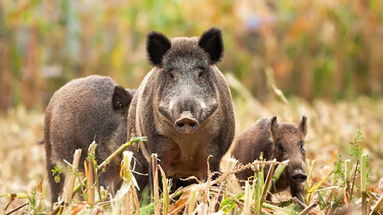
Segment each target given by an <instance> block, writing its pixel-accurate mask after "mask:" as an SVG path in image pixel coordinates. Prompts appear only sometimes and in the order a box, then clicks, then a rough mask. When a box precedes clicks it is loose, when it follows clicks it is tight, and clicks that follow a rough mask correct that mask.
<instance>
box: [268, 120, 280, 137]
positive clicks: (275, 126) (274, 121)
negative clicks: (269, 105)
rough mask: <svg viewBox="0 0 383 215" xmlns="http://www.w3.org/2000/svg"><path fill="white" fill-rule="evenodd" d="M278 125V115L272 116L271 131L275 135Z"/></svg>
mask: <svg viewBox="0 0 383 215" xmlns="http://www.w3.org/2000/svg"><path fill="white" fill-rule="evenodd" d="M277 127H278V121H277V117H276V116H274V117H273V118H271V123H270V131H271V134H272V136H274V134H275V133H276V131H277Z"/></svg>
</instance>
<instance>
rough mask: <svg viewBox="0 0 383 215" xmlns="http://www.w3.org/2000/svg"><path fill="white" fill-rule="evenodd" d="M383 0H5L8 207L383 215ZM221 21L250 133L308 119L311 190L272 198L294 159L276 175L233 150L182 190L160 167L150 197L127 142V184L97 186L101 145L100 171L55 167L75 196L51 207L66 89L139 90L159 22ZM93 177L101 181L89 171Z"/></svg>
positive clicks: (3, 157) (1, 119)
mask: <svg viewBox="0 0 383 215" xmlns="http://www.w3.org/2000/svg"><path fill="white" fill-rule="evenodd" d="M382 11H383V1H380V0H365V1H360V0H348V1H345V0H311V1H302V0H283V1H282V0H279V1H274V0H257V1H234V0H208V1H202V0H195V1H185V0H170V1H169V0H130V1H123V0H108V1H103V0H93V1H89V0H57V1H50V0H18V1H14V0H4V1H0V163H1V165H0V211H1V212H2V213H3V214H7V215H10V214H60V213H61V214H167V213H168V214H301V215H303V214H338V215H341V214H383V209H382V205H383V179H382V178H383V171H381V170H382V169H383V148H382V146H383V134H382V128H383V127H382V125H383V114H382V111H383V99H382V96H381V95H382V93H383V72H382V71H381V70H382V68H383V55H382V53H383V13H382ZM212 26H217V27H219V28H221V29H222V32H223V37H224V43H225V57H224V59H223V61H222V62H221V63H219V65H218V66H219V68H220V69H221V71H222V72H223V73H224V74H225V76H226V78H227V80H228V82H229V85H230V87H231V90H232V94H233V100H234V105H235V112H236V135H237V136H238V135H239V134H240V132H241V131H243V130H244V129H245V128H247V127H248V126H249V125H250V124H251V123H253V122H255V121H256V120H258V119H259V118H261V117H271V116H274V115H276V116H278V120H279V121H290V122H295V123H296V122H298V121H299V120H300V119H301V116H302V115H306V116H307V117H308V120H309V121H308V122H309V124H308V125H309V126H308V136H307V138H306V145H305V147H306V152H307V161H306V164H307V173H308V180H307V181H306V182H305V191H306V195H305V201H304V202H300V201H297V200H296V199H292V198H290V195H289V193H288V192H283V193H278V194H273V196H272V201H268V200H266V198H265V197H266V195H267V192H268V190H269V189H270V187H272V186H273V183H275V181H277V180H278V172H279V171H281V170H282V169H283V164H280V163H277V162H271V163H268V164H271V165H272V166H273V167H274V169H275V170H276V173H273V174H271V173H269V172H264V171H263V168H264V165H265V162H264V161H256V162H254V163H253V164H252V165H248V166H241V165H239V164H237V163H236V161H235V160H233V159H231V158H230V156H229V155H227V156H225V157H224V159H223V161H222V163H221V169H222V175H220V177H218V179H216V180H214V181H211V180H209V181H207V182H201V183H199V184H196V185H193V186H189V187H186V188H184V189H183V190H179V191H177V192H175V193H169V192H168V188H169V186H170V185H171V181H168V180H166V179H165V178H164V177H163V176H162V175H161V174H160V177H159V178H160V180H161V182H158V183H155V184H156V186H155V189H154V190H155V191H156V192H154V193H153V196H149V195H147V198H146V199H147V201H141V202H138V201H137V190H136V188H135V187H134V178H132V176H131V171H132V170H131V167H130V166H129V165H128V164H129V160H130V159H131V155H130V154H129V153H128V152H124V153H123V154H122V155H123V156H124V162H123V163H122V171H121V177H123V178H124V185H123V186H122V188H121V190H120V191H119V193H118V194H117V195H116V196H114V197H111V196H110V195H109V194H108V192H107V191H105V189H103V188H100V187H99V186H98V185H97V177H95V176H96V175H97V172H99V171H102V169H103V168H104V167H105V164H100V163H98V164H96V163H94V157H93V156H89V159H88V161H87V164H86V165H87V171H86V176H85V175H84V174H83V173H79V172H78V171H77V170H76V168H74V166H76V164H75V165H74V166H73V165H72V164H69V163H68V166H67V167H65V168H64V169H56V170H55V171H56V173H57V172H60V171H62V170H65V171H69V172H70V173H71V174H72V175H73V177H72V180H71V181H70V182H68V183H67V184H66V186H65V194H64V198H63V201H64V202H65V204H62V205H57V204H56V205H55V206H54V207H53V208H51V207H50V206H49V195H50V194H49V189H48V183H47V175H46V174H47V173H46V169H45V152H44V145H43V144H41V143H40V141H41V140H42V138H43V119H44V109H45V107H46V105H47V103H48V101H49V99H50V97H51V96H52V94H53V92H54V91H55V90H57V89H58V88H59V87H60V86H62V85H63V84H65V83H66V82H67V81H69V80H72V79H73V78H77V77H81V76H85V75H90V74H101V75H108V76H111V77H112V78H113V79H115V80H116V81H117V82H118V83H119V84H121V85H123V86H125V87H127V88H135V87H137V86H138V85H139V83H140V82H141V80H142V78H143V77H144V76H145V74H146V73H147V72H148V71H149V70H150V68H151V66H150V65H149V63H148V61H147V59H146V51H145V35H146V34H147V33H148V32H150V31H152V30H155V31H160V32H163V33H165V34H166V35H168V36H169V37H176V36H195V35H200V34H201V33H202V32H203V31H205V30H206V29H208V28H210V27H212ZM133 142H134V141H133ZM96 144H97V143H96ZM133 144H136V143H133ZM92 150H94V149H90V151H92ZM83 153H84V152H83ZM90 154H92V153H90ZM153 160H154V161H155V159H154V158H153ZM78 165H84V164H78ZM153 167H156V168H157V166H156V165H155V164H153ZM105 168H107V166H106V167H105ZM241 168H253V169H254V170H256V174H255V175H254V179H253V180H252V181H249V182H248V183H246V185H245V186H244V187H241V186H240V185H239V183H238V181H237V180H236V178H235V177H234V173H235V172H236V171H238V170H239V169H241ZM160 173H161V171H160ZM84 177H86V179H87V181H88V182H89V183H84V182H83V183H80V182H81V181H83V178H84ZM57 180H59V177H57ZM214 183H216V184H215V185H214ZM79 184H80V186H78V185H79ZM161 184H162V185H163V186H162V185H161ZM74 190H76V191H77V192H76V195H74V196H72V193H73V191H74Z"/></svg>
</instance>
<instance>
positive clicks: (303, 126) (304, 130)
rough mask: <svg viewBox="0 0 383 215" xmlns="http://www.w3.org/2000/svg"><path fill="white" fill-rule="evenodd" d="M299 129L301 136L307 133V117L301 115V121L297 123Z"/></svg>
mask: <svg viewBox="0 0 383 215" xmlns="http://www.w3.org/2000/svg"><path fill="white" fill-rule="evenodd" d="M299 130H300V131H301V132H302V134H303V136H306V134H307V117H306V116H302V120H301V123H300V124H299Z"/></svg>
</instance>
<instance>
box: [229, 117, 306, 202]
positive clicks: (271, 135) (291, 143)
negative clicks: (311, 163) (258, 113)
mask: <svg viewBox="0 0 383 215" xmlns="http://www.w3.org/2000/svg"><path fill="white" fill-rule="evenodd" d="M306 133H307V119H306V117H305V116H303V117H302V120H301V122H300V124H299V125H298V126H296V125H294V124H291V123H278V122H277V117H273V118H272V119H268V118H263V119H261V120H259V121H258V122H256V123H254V124H252V125H251V126H250V128H249V129H247V130H246V131H244V132H243V133H242V134H241V135H240V136H239V137H238V139H237V141H236V143H235V144H234V145H233V147H234V148H233V150H232V156H233V157H234V158H236V159H237V160H238V161H239V162H241V163H242V164H248V163H251V162H253V161H254V160H257V159H259V157H260V155H261V152H262V153H263V157H264V158H265V159H266V160H273V159H276V160H277V161H285V160H289V164H288V166H287V168H286V170H285V171H284V172H283V174H282V176H281V177H280V179H279V181H278V182H277V184H276V186H275V187H276V190H274V192H279V191H282V190H285V189H287V188H288V187H289V188H290V193H291V195H292V196H293V197H297V198H298V199H300V200H302V201H303V199H304V187H303V184H302V182H304V181H305V180H306V178H307V176H306V174H305V148H304V138H305V136H306ZM236 176H237V178H238V179H240V180H247V179H248V178H249V177H251V176H254V172H253V171H252V170H251V169H247V170H244V171H242V172H239V173H238V174H237V175H236Z"/></svg>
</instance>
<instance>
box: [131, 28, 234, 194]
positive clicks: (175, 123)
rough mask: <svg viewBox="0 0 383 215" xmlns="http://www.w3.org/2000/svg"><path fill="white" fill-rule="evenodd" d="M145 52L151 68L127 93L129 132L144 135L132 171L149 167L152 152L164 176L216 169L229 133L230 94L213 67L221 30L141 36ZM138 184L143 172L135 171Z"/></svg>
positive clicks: (231, 116) (230, 136)
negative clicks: (129, 95) (177, 35)
mask: <svg viewBox="0 0 383 215" xmlns="http://www.w3.org/2000/svg"><path fill="white" fill-rule="evenodd" d="M147 53H148V57H149V61H150V62H151V64H152V65H153V66H154V68H153V69H152V70H151V71H150V72H149V73H148V74H147V75H146V77H145V78H144V80H143V81H142V83H141V85H140V86H139V88H138V89H137V91H136V94H135V96H134V97H133V100H132V103H131V106H130V109H129V119H128V127H129V132H128V136H129V137H134V136H147V137H148V141H147V142H145V143H143V144H140V145H139V148H138V149H137V148H135V149H134V148H133V149H132V150H135V157H136V161H138V162H136V164H135V165H136V171H137V172H141V173H148V172H149V165H148V164H149V161H150V155H151V154H152V153H157V155H158V158H159V164H160V165H161V167H162V169H163V170H164V172H165V174H166V176H167V177H169V178H173V179H175V181H176V182H175V184H176V185H175V186H180V185H181V184H182V182H181V181H180V180H178V182H177V180H176V179H179V178H187V177H190V176H195V177H197V178H198V179H200V180H205V179H206V178H207V167H208V165H207V158H208V157H209V155H211V156H212V157H211V158H210V159H209V165H210V170H211V171H219V163H220V161H221V159H222V156H223V155H224V154H225V153H226V152H227V150H228V148H229V147H230V145H231V143H232V140H233V136H234V129H235V128H234V126H235V122H234V114H233V104H232V99H231V93H230V90H229V87H228V85H227V83H226V81H225V78H224V76H223V75H222V73H221V72H220V71H219V69H218V68H217V67H216V66H215V64H216V63H217V62H219V61H220V60H221V58H222V55H223V41H222V35H221V31H220V30H219V29H217V28H212V29H210V30H208V31H206V32H205V33H203V35H202V36H201V37H199V38H196V37H194V38H186V37H180V38H174V39H172V40H171V41H170V40H169V39H168V38H167V37H166V36H164V35H163V34H161V33H157V32H152V33H150V34H148V37H147ZM136 178H137V179H138V183H139V186H140V187H141V188H142V187H144V186H146V185H147V183H148V177H147V176H142V175H140V174H137V175H136Z"/></svg>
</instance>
